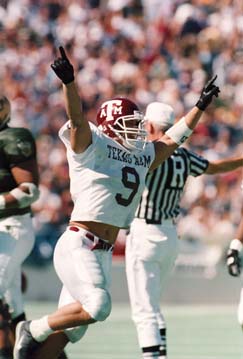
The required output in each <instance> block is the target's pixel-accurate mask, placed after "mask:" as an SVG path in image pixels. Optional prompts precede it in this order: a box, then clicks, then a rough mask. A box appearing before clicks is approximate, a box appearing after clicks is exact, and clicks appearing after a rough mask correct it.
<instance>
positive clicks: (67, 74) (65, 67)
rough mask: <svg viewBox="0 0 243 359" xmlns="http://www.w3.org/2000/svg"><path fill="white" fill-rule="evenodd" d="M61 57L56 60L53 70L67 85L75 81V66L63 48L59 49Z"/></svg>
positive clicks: (52, 66)
mask: <svg viewBox="0 0 243 359" xmlns="http://www.w3.org/2000/svg"><path fill="white" fill-rule="evenodd" d="M59 51H60V55H61V57H58V58H57V59H56V60H54V63H53V64H51V68H52V70H53V71H54V72H55V74H56V75H57V76H58V77H59V79H60V80H62V82H63V83H64V84H65V85H67V84H69V83H70V82H72V81H73V80H74V70H73V65H72V64H71V63H70V61H69V59H68V58H67V55H66V53H65V50H64V48H63V47H62V46H60V47H59Z"/></svg>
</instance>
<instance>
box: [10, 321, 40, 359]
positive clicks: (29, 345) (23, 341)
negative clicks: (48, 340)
mask: <svg viewBox="0 0 243 359" xmlns="http://www.w3.org/2000/svg"><path fill="white" fill-rule="evenodd" d="M39 345H41V343H39V342H37V341H36V340H35V339H34V338H33V337H32V335H31V333H30V321H24V322H19V323H18V325H17V327H16V340H15V346H14V359H32V358H33V353H34V352H35V351H36V350H37V348H38V346H39Z"/></svg>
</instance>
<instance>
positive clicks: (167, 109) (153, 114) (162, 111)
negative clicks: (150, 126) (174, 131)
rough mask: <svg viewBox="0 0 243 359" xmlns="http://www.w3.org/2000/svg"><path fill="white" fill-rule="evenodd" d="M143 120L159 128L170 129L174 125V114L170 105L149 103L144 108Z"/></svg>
mask: <svg viewBox="0 0 243 359" xmlns="http://www.w3.org/2000/svg"><path fill="white" fill-rule="evenodd" d="M144 119H145V121H149V122H152V123H154V124H157V125H159V126H165V127H170V126H172V125H173V124H174V121H175V114H174V111H173V108H172V107H171V106H170V105H167V104H166V103H163V102H151V103H150V104H148V106H147V107H146V111H145V116H144Z"/></svg>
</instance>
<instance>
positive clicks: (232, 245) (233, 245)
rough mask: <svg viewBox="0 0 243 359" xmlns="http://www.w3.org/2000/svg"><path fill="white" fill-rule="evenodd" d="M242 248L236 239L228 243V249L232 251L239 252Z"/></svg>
mask: <svg viewBox="0 0 243 359" xmlns="http://www.w3.org/2000/svg"><path fill="white" fill-rule="evenodd" d="M242 247H243V244H242V242H241V241H240V240H239V239H237V238H235V239H232V241H231V242H230V246H229V248H230V249H234V250H236V251H238V252H241V250H242Z"/></svg>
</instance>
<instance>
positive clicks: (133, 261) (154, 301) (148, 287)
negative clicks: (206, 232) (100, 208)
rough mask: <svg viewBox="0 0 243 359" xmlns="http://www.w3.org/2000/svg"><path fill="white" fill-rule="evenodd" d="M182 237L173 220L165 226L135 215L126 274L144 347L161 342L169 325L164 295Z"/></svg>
mask: <svg viewBox="0 0 243 359" xmlns="http://www.w3.org/2000/svg"><path fill="white" fill-rule="evenodd" d="M178 247H179V240H178V237H177V232H176V227H175V225H174V224H173V223H172V220H165V221H164V222H163V224H162V225H157V224H156V225H155V224H146V222H145V220H143V219H138V218H135V219H134V221H133V222H132V225H131V228H130V234H129V235H128V236H127V242H126V275H127V282H128V291H129V297H130V303H131V311H132V319H133V321H134V323H135V325H136V329H137V334H138V341H139V345H140V347H141V348H143V347H150V346H155V345H161V344H162V343H161V337H160V332H159V329H161V328H165V321H164V318H163V315H162V313H161V311H160V300H161V294H162V291H163V289H164V287H165V284H166V281H167V279H168V276H169V274H170V273H171V271H172V268H173V266H174V263H175V259H176V257H177V254H178Z"/></svg>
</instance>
